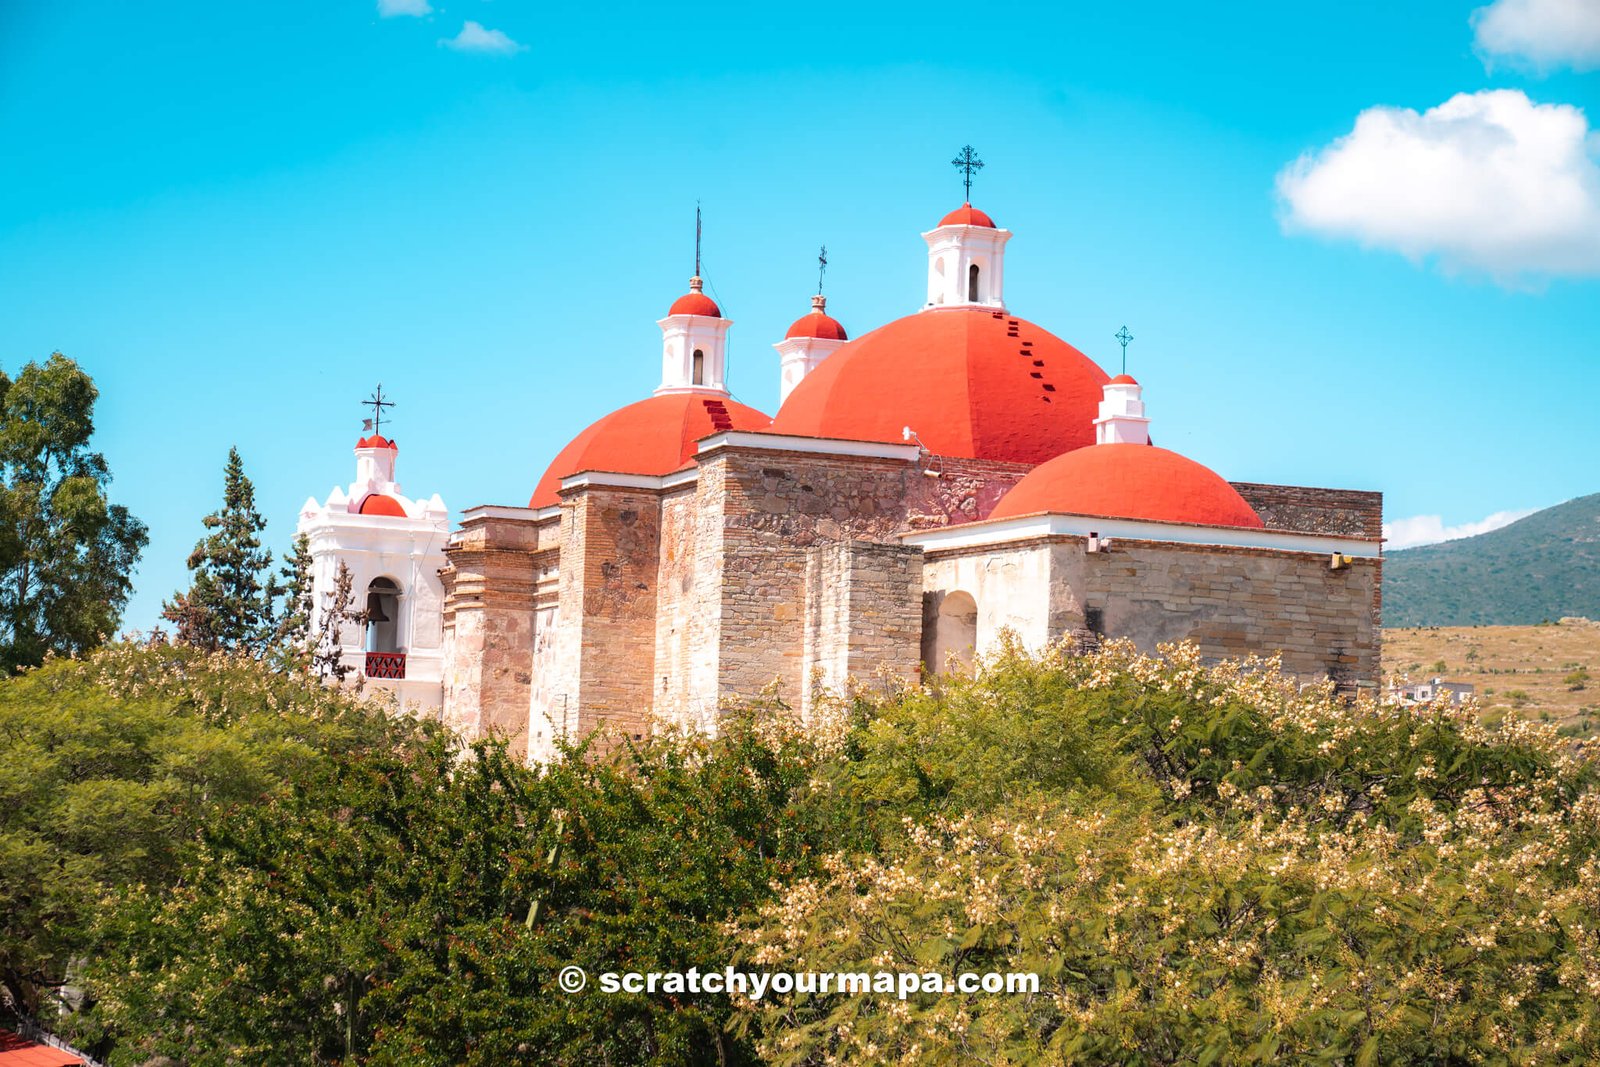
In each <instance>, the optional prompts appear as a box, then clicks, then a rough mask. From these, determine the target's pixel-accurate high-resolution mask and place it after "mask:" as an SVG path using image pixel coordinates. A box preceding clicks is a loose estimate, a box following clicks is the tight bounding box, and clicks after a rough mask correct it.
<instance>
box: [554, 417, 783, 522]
mask: <svg viewBox="0 0 1600 1067" xmlns="http://www.w3.org/2000/svg"><path fill="white" fill-rule="evenodd" d="M771 421H772V420H771V419H770V418H768V417H767V416H766V415H763V414H762V413H761V412H759V411H757V410H756V409H755V408H752V407H746V406H745V405H743V404H741V403H739V402H738V401H735V400H731V399H729V398H727V397H725V396H722V395H720V394H706V393H665V394H663V395H661V396H652V397H650V398H649V399H648V400H641V401H639V402H638V403H637V404H629V405H628V406H627V407H625V408H619V409H618V410H616V411H613V412H612V413H611V414H609V415H607V416H606V417H605V418H603V419H600V420H599V421H598V422H595V423H592V424H591V425H590V426H589V428H588V429H586V430H584V431H583V432H582V433H580V434H579V435H578V436H576V437H574V438H573V439H572V442H571V443H570V444H568V445H567V447H566V448H563V449H562V450H561V452H560V454H559V455H557V456H556V458H555V460H554V461H553V462H552V463H551V464H550V466H549V468H548V469H547V470H546V471H545V472H544V477H543V478H540V479H539V486H538V488H536V489H535V490H534V491H533V497H532V498H531V499H530V500H529V501H528V506H529V507H530V508H543V507H549V506H550V505H551V504H556V503H559V502H560V498H559V497H558V496H557V492H558V491H559V490H560V488H561V479H563V478H565V477H567V476H568V475H572V474H577V473H578V472H579V471H610V472H613V473H618V474H650V475H661V474H670V473H671V472H673V471H675V470H677V469H678V468H679V467H681V466H683V465H684V464H685V463H687V462H688V461H689V459H690V457H692V456H693V455H694V450H695V442H696V441H698V440H699V439H700V438H702V437H708V436H710V435H711V434H714V433H716V432H717V431H719V430H761V429H765V428H766V426H767V424H768V423H769V422H771Z"/></svg>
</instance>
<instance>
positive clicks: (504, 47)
mask: <svg viewBox="0 0 1600 1067" xmlns="http://www.w3.org/2000/svg"><path fill="white" fill-rule="evenodd" d="M439 43H440V44H442V45H444V46H445V47H446V48H453V49H455V50H456V51H457V52H492V53H494V54H495V55H502V56H508V55H511V54H512V53H513V52H520V51H522V50H523V49H524V48H526V47H527V45H521V44H518V43H517V42H515V41H513V40H512V39H511V38H509V37H507V36H506V35H505V34H503V33H501V32H500V31H499V30H486V29H484V28H483V27H482V26H481V25H479V24H478V23H476V22H473V21H472V20H471V19H468V20H467V24H466V25H465V26H462V27H461V32H460V33H458V34H456V35H455V36H454V37H446V38H445V39H443V40H441V41H440V42H439Z"/></svg>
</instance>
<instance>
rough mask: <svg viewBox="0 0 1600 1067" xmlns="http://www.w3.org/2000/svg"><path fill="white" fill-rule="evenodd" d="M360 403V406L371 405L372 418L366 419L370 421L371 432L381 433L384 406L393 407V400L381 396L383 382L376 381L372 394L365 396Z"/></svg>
mask: <svg viewBox="0 0 1600 1067" xmlns="http://www.w3.org/2000/svg"><path fill="white" fill-rule="evenodd" d="M361 405H362V407H371V408H372V418H371V419H370V420H368V421H370V422H371V423H372V432H373V433H375V434H379V435H382V433H383V409H384V408H392V407H394V401H392V400H385V399H384V398H383V383H382V382H379V383H378V388H377V389H375V390H373V393H372V395H371V396H369V397H367V399H365V400H363V401H362V402H361Z"/></svg>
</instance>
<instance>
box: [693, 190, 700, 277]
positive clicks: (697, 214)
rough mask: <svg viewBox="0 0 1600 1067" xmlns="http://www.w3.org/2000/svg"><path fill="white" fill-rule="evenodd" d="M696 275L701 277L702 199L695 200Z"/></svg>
mask: <svg viewBox="0 0 1600 1067" xmlns="http://www.w3.org/2000/svg"><path fill="white" fill-rule="evenodd" d="M694 276H695V277H696V278H698V277H700V201H698V200H696V201H695V202H694Z"/></svg>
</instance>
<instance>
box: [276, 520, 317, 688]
mask: <svg viewBox="0 0 1600 1067" xmlns="http://www.w3.org/2000/svg"><path fill="white" fill-rule="evenodd" d="M311 564H312V560H311V540H310V538H308V537H307V536H306V535H305V534H296V535H295V539H294V545H293V547H292V548H291V550H290V552H289V557H288V558H287V559H285V560H284V561H283V569H282V570H281V571H280V572H279V577H280V579H281V580H280V581H279V583H278V585H277V593H278V596H279V602H278V604H277V611H276V616H275V619H274V622H273V629H272V645H273V647H274V648H275V649H277V650H278V651H279V652H280V653H281V654H283V655H284V656H285V657H287V658H289V659H290V660H293V661H297V662H309V660H310V656H311V614H312V610H311V609H312V606H313V604H314V600H313V598H312V597H313V575H312V573H311Z"/></svg>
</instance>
